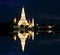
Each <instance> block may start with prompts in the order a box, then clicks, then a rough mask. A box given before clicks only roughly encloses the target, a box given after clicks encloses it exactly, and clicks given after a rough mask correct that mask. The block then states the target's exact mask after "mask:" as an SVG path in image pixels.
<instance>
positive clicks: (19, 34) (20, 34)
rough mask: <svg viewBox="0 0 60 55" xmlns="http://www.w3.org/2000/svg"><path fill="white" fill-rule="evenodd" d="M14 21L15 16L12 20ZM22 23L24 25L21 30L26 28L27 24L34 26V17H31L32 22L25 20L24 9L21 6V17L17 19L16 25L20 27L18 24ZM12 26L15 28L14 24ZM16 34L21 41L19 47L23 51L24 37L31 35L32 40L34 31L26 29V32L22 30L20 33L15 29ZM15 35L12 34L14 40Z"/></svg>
mask: <svg viewBox="0 0 60 55" xmlns="http://www.w3.org/2000/svg"><path fill="white" fill-rule="evenodd" d="M13 22H14V23H16V18H15V19H14V21H13ZM21 25H23V26H24V27H23V28H22V29H21V30H23V31H24V30H26V28H25V26H26V25H27V26H28V27H34V19H32V22H30V20H29V22H28V21H27V20H26V17H25V11H24V7H23V8H22V12H21V18H20V20H19V21H18V24H17V27H18V28H20V26H21ZM14 28H16V26H14ZM17 32H18V33H17V36H18V37H19V39H20V41H21V47H22V51H23V52H24V49H25V42H26V39H27V38H28V37H29V38H30V36H31V37H32V40H34V32H33V31H28V33H26V32H24V33H20V31H19V30H18V31H17ZM17 36H16V35H15V36H14V40H16V37H17Z"/></svg>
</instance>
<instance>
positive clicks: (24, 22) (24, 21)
mask: <svg viewBox="0 0 60 55" xmlns="http://www.w3.org/2000/svg"><path fill="white" fill-rule="evenodd" d="M20 25H24V26H25V25H28V22H27V20H26V17H25V11H24V7H23V8H22V12H21V18H20V20H19V22H18V26H20Z"/></svg>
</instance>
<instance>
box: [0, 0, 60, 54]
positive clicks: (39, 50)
mask: <svg viewBox="0 0 60 55" xmlns="http://www.w3.org/2000/svg"><path fill="white" fill-rule="evenodd" d="M22 6H24V8H25V11H26V16H28V17H29V16H31V17H38V18H40V16H43V17H48V16H49V17H58V18H54V19H60V1H59V0H0V22H9V21H11V20H13V18H14V17H17V19H19V17H20V13H21V8H22ZM35 19H37V18H35ZM48 19H49V18H48ZM58 36H59V35H58ZM20 47H21V46H20V43H18V42H15V41H14V40H13V39H12V38H11V37H9V36H7V37H6V36H3V37H2V36H0V55H60V44H59V42H50V41H40V38H39V37H38V36H37V39H35V41H32V40H30V41H28V40H27V43H26V48H25V52H24V53H22V52H21V48H20Z"/></svg>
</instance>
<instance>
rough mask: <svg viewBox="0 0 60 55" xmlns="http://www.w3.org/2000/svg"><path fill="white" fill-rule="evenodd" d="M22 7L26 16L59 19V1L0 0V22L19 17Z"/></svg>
mask: <svg viewBox="0 0 60 55" xmlns="http://www.w3.org/2000/svg"><path fill="white" fill-rule="evenodd" d="M22 6H24V7H25V11H26V15H27V16H33V17H40V16H53V17H60V2H59V0H0V19H1V20H0V21H9V20H12V18H14V17H19V16H20V13H21V8H22ZM57 19H60V18H57Z"/></svg>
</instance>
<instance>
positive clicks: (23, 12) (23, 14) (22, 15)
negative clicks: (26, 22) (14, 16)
mask: <svg viewBox="0 0 60 55" xmlns="http://www.w3.org/2000/svg"><path fill="white" fill-rule="evenodd" d="M22 17H23V19H25V10H24V7H22V12H21V18H22Z"/></svg>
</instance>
